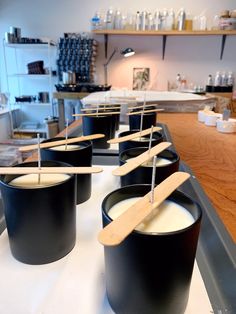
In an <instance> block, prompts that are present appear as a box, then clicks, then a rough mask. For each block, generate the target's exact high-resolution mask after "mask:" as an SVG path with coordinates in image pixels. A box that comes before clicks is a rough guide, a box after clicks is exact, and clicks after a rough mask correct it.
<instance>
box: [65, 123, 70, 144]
mask: <svg viewBox="0 0 236 314" xmlns="http://www.w3.org/2000/svg"><path fill="white" fill-rule="evenodd" d="M68 125H69V119H67V120H66V145H65V150H67V140H68Z"/></svg>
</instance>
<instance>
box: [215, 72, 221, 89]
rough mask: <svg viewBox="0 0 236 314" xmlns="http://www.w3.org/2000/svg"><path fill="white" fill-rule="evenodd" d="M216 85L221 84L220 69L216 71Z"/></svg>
mask: <svg viewBox="0 0 236 314" xmlns="http://www.w3.org/2000/svg"><path fill="white" fill-rule="evenodd" d="M214 85H215V86H221V74H220V72H219V71H217V72H216V76H215V84H214Z"/></svg>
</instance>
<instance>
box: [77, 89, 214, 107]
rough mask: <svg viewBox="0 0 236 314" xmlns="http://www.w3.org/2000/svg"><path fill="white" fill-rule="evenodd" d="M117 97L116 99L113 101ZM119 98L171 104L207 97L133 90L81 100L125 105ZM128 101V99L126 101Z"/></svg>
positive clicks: (96, 95) (92, 94)
mask: <svg viewBox="0 0 236 314" xmlns="http://www.w3.org/2000/svg"><path fill="white" fill-rule="evenodd" d="M116 97H117V99H115V98H116ZM120 97H124V98H127V99H128V98H130V97H135V98H136V102H143V101H144V100H146V102H155V101H160V102H171V101H181V102H182V101H183V102H186V101H204V100H206V99H209V97H205V96H201V95H196V94H191V93H180V92H169V91H163V92H161V91H135V90H110V91H106V92H95V93H91V94H89V95H88V96H86V97H84V98H83V99H82V103H83V104H84V105H86V104H93V103H99V102H109V103H116V104H117V103H126V102H125V101H124V100H120V99H119V98H120ZM128 100H129V99H128Z"/></svg>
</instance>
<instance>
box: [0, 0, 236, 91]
mask: <svg viewBox="0 0 236 314" xmlns="http://www.w3.org/2000/svg"><path fill="white" fill-rule="evenodd" d="M118 4H119V8H120V9H121V10H123V11H129V12H134V13H135V12H136V11H137V10H144V9H146V10H147V11H154V10H156V9H163V8H164V7H165V8H174V10H175V11H176V12H177V11H178V10H179V8H180V7H185V9H186V11H187V12H189V13H191V14H192V15H198V14H200V13H201V12H202V11H204V10H206V15H207V16H208V21H209V22H210V21H211V18H212V17H213V16H214V15H215V14H217V13H219V12H221V11H222V10H223V9H229V10H233V9H236V3H235V0H224V1H222V0H208V1H207V2H206V1H205V0H198V1H187V0H175V1H174V0H159V2H158V3H157V2H156V1H154V0H149V1H148V2H147V1H146V2H144V1H141V0H130V1H129V2H127V1H124V0H120V1H119V3H118ZM109 6H112V7H113V8H117V1H114V0H109V1H107V0H101V1H99V2H95V1H91V0H87V1H81V0H76V1H75V0H67V1H63V0H50V1H48V0H36V1H32V0H31V1H30V0H21V1H18V0H11V1H9V0H1V2H0V34H1V36H2V37H3V36H4V32H5V31H8V29H9V26H17V27H21V29H22V36H25V37H42V36H46V37H50V38H52V39H54V40H58V38H59V37H60V36H63V33H64V32H82V31H85V32H88V31H89V30H90V18H91V17H92V15H93V14H94V12H95V11H96V10H98V9H100V10H103V11H106V9H107V8H108V7H109ZM157 6H158V7H157ZM96 39H97V40H98V41H99V44H100V46H99V56H98V59H97V81H98V83H103V66H102V64H103V63H104V62H105V59H104V47H103V36H96ZM220 45H221V36H212V37H168V38H167V46H166V56H165V60H162V58H161V57H162V37H144V36H141V37H126V36H110V37H109V53H108V54H110V53H111V52H112V51H113V49H114V47H118V48H119V49H122V48H124V47H127V46H132V47H133V48H134V49H135V50H136V51H137V54H136V55H135V56H134V57H132V58H128V59H122V57H121V56H120V55H118V54H117V55H116V56H115V57H114V59H113V61H112V63H111V64H110V65H109V73H108V75H109V83H111V84H112V85H113V87H128V88H131V87H132V70H133V67H150V71H151V83H150V86H149V87H150V88H152V89H159V90H162V89H166V87H167V81H168V80H174V79H175V77H176V74H177V73H182V74H183V73H184V74H185V75H186V77H187V79H188V82H192V83H193V84H205V81H206V79H207V76H208V74H210V73H212V74H215V72H216V71H217V70H226V71H227V70H232V71H233V72H234V74H236V58H235V51H236V36H228V37H227V41H226V46H225V52H224V57H223V60H220V58H219V55H220ZM1 51H2V49H1ZM1 72H2V75H1V78H2V91H4V89H5V78H4V75H3V72H4V66H3V58H2V55H1Z"/></svg>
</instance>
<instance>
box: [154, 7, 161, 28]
mask: <svg viewBox="0 0 236 314" xmlns="http://www.w3.org/2000/svg"><path fill="white" fill-rule="evenodd" d="M160 29H161V13H160V11H156V12H155V15H154V30H155V31H158V30H160Z"/></svg>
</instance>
